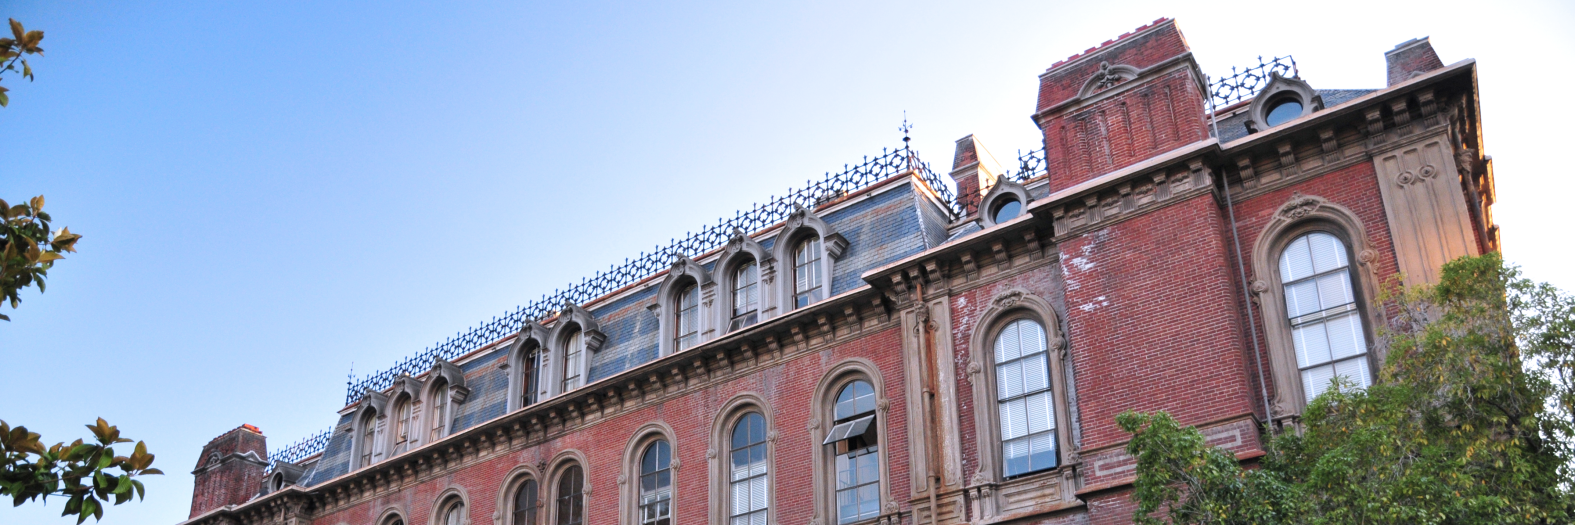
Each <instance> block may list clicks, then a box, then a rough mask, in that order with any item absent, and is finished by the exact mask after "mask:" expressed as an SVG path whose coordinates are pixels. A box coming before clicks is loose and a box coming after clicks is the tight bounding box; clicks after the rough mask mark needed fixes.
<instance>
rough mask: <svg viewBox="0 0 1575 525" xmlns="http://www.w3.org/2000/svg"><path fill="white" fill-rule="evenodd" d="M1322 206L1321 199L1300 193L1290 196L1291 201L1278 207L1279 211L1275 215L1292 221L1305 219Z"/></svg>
mask: <svg viewBox="0 0 1575 525" xmlns="http://www.w3.org/2000/svg"><path fill="white" fill-rule="evenodd" d="M1322 205H1323V199H1320V198H1318V197H1309V196H1306V195H1302V194H1301V193H1293V194H1291V200H1290V201H1288V202H1286V203H1285V205H1284V206H1280V211H1279V212H1278V213H1277V215H1279V216H1280V217H1282V218H1285V219H1288V220H1293V221H1294V220H1298V219H1301V218H1302V217H1306V216H1307V215H1308V214H1311V213H1312V212H1313V211H1314V210H1317V209H1318V207H1319V206H1322Z"/></svg>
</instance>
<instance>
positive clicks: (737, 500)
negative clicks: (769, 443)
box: [728, 412, 769, 525]
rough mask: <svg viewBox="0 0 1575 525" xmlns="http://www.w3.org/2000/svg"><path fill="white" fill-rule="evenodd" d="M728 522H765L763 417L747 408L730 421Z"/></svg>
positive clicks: (734, 524) (741, 524) (755, 524)
mask: <svg viewBox="0 0 1575 525" xmlns="http://www.w3.org/2000/svg"><path fill="white" fill-rule="evenodd" d="M729 450H730V451H731V454H730V460H729V468H728V473H729V477H728V483H729V489H730V490H729V492H728V498H729V499H730V500H731V501H730V503H731V505H730V506H729V507H728V525H766V510H767V507H768V504H767V503H766V475H767V473H768V472H767V471H768V470H769V467H768V462H767V460H766V418H765V417H763V416H761V415H760V414H759V413H756V412H750V413H748V414H744V417H742V418H739V419H738V423H737V424H735V425H733V435H732V440H731V445H730V447H729Z"/></svg>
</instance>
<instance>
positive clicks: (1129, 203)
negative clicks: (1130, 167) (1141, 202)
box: [1116, 182, 1137, 213]
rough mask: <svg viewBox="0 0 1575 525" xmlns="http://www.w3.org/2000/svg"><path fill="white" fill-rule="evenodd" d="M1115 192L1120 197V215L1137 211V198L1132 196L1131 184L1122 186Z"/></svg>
mask: <svg viewBox="0 0 1575 525" xmlns="http://www.w3.org/2000/svg"><path fill="white" fill-rule="evenodd" d="M1116 192H1117V193H1119V194H1120V195H1121V197H1120V199H1121V213H1131V212H1132V211H1133V210H1136V209H1137V198H1135V197H1133V196H1132V183H1130V182H1128V183H1124V184H1122V185H1121V186H1120V187H1117V188H1116Z"/></svg>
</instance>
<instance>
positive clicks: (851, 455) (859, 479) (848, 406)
mask: <svg viewBox="0 0 1575 525" xmlns="http://www.w3.org/2000/svg"><path fill="white" fill-rule="evenodd" d="M832 413H833V416H834V417H835V418H836V421H835V425H834V426H832V427H831V431H830V432H828V433H827V435H826V441H825V443H824V445H825V446H831V447H835V450H834V451H833V453H834V454H835V455H836V472H837V478H836V479H837V484H836V499H835V503H834V505H835V506H836V509H837V523H853V522H856V521H860V520H864V519H868V518H873V517H876V516H879V515H880V439H879V437H878V436H879V434H878V433H877V432H876V431H875V388H874V387H872V386H870V384H869V383H868V382H866V381H864V380H862V379H859V380H854V381H852V382H850V383H848V384H847V385H846V386H843V387H842V391H841V392H838V393H837V402H836V405H835V407H834V408H833V410H832Z"/></svg>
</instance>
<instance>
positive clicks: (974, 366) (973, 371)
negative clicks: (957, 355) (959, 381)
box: [968, 359, 983, 376]
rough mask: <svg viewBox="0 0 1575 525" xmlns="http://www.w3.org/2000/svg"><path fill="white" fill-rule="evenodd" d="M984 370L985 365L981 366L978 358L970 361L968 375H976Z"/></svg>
mask: <svg viewBox="0 0 1575 525" xmlns="http://www.w3.org/2000/svg"><path fill="white" fill-rule="evenodd" d="M982 371H983V367H981V366H979V361H978V360H977V359H974V360H969V361H968V375H971V376H976V375H979V372H982Z"/></svg>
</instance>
